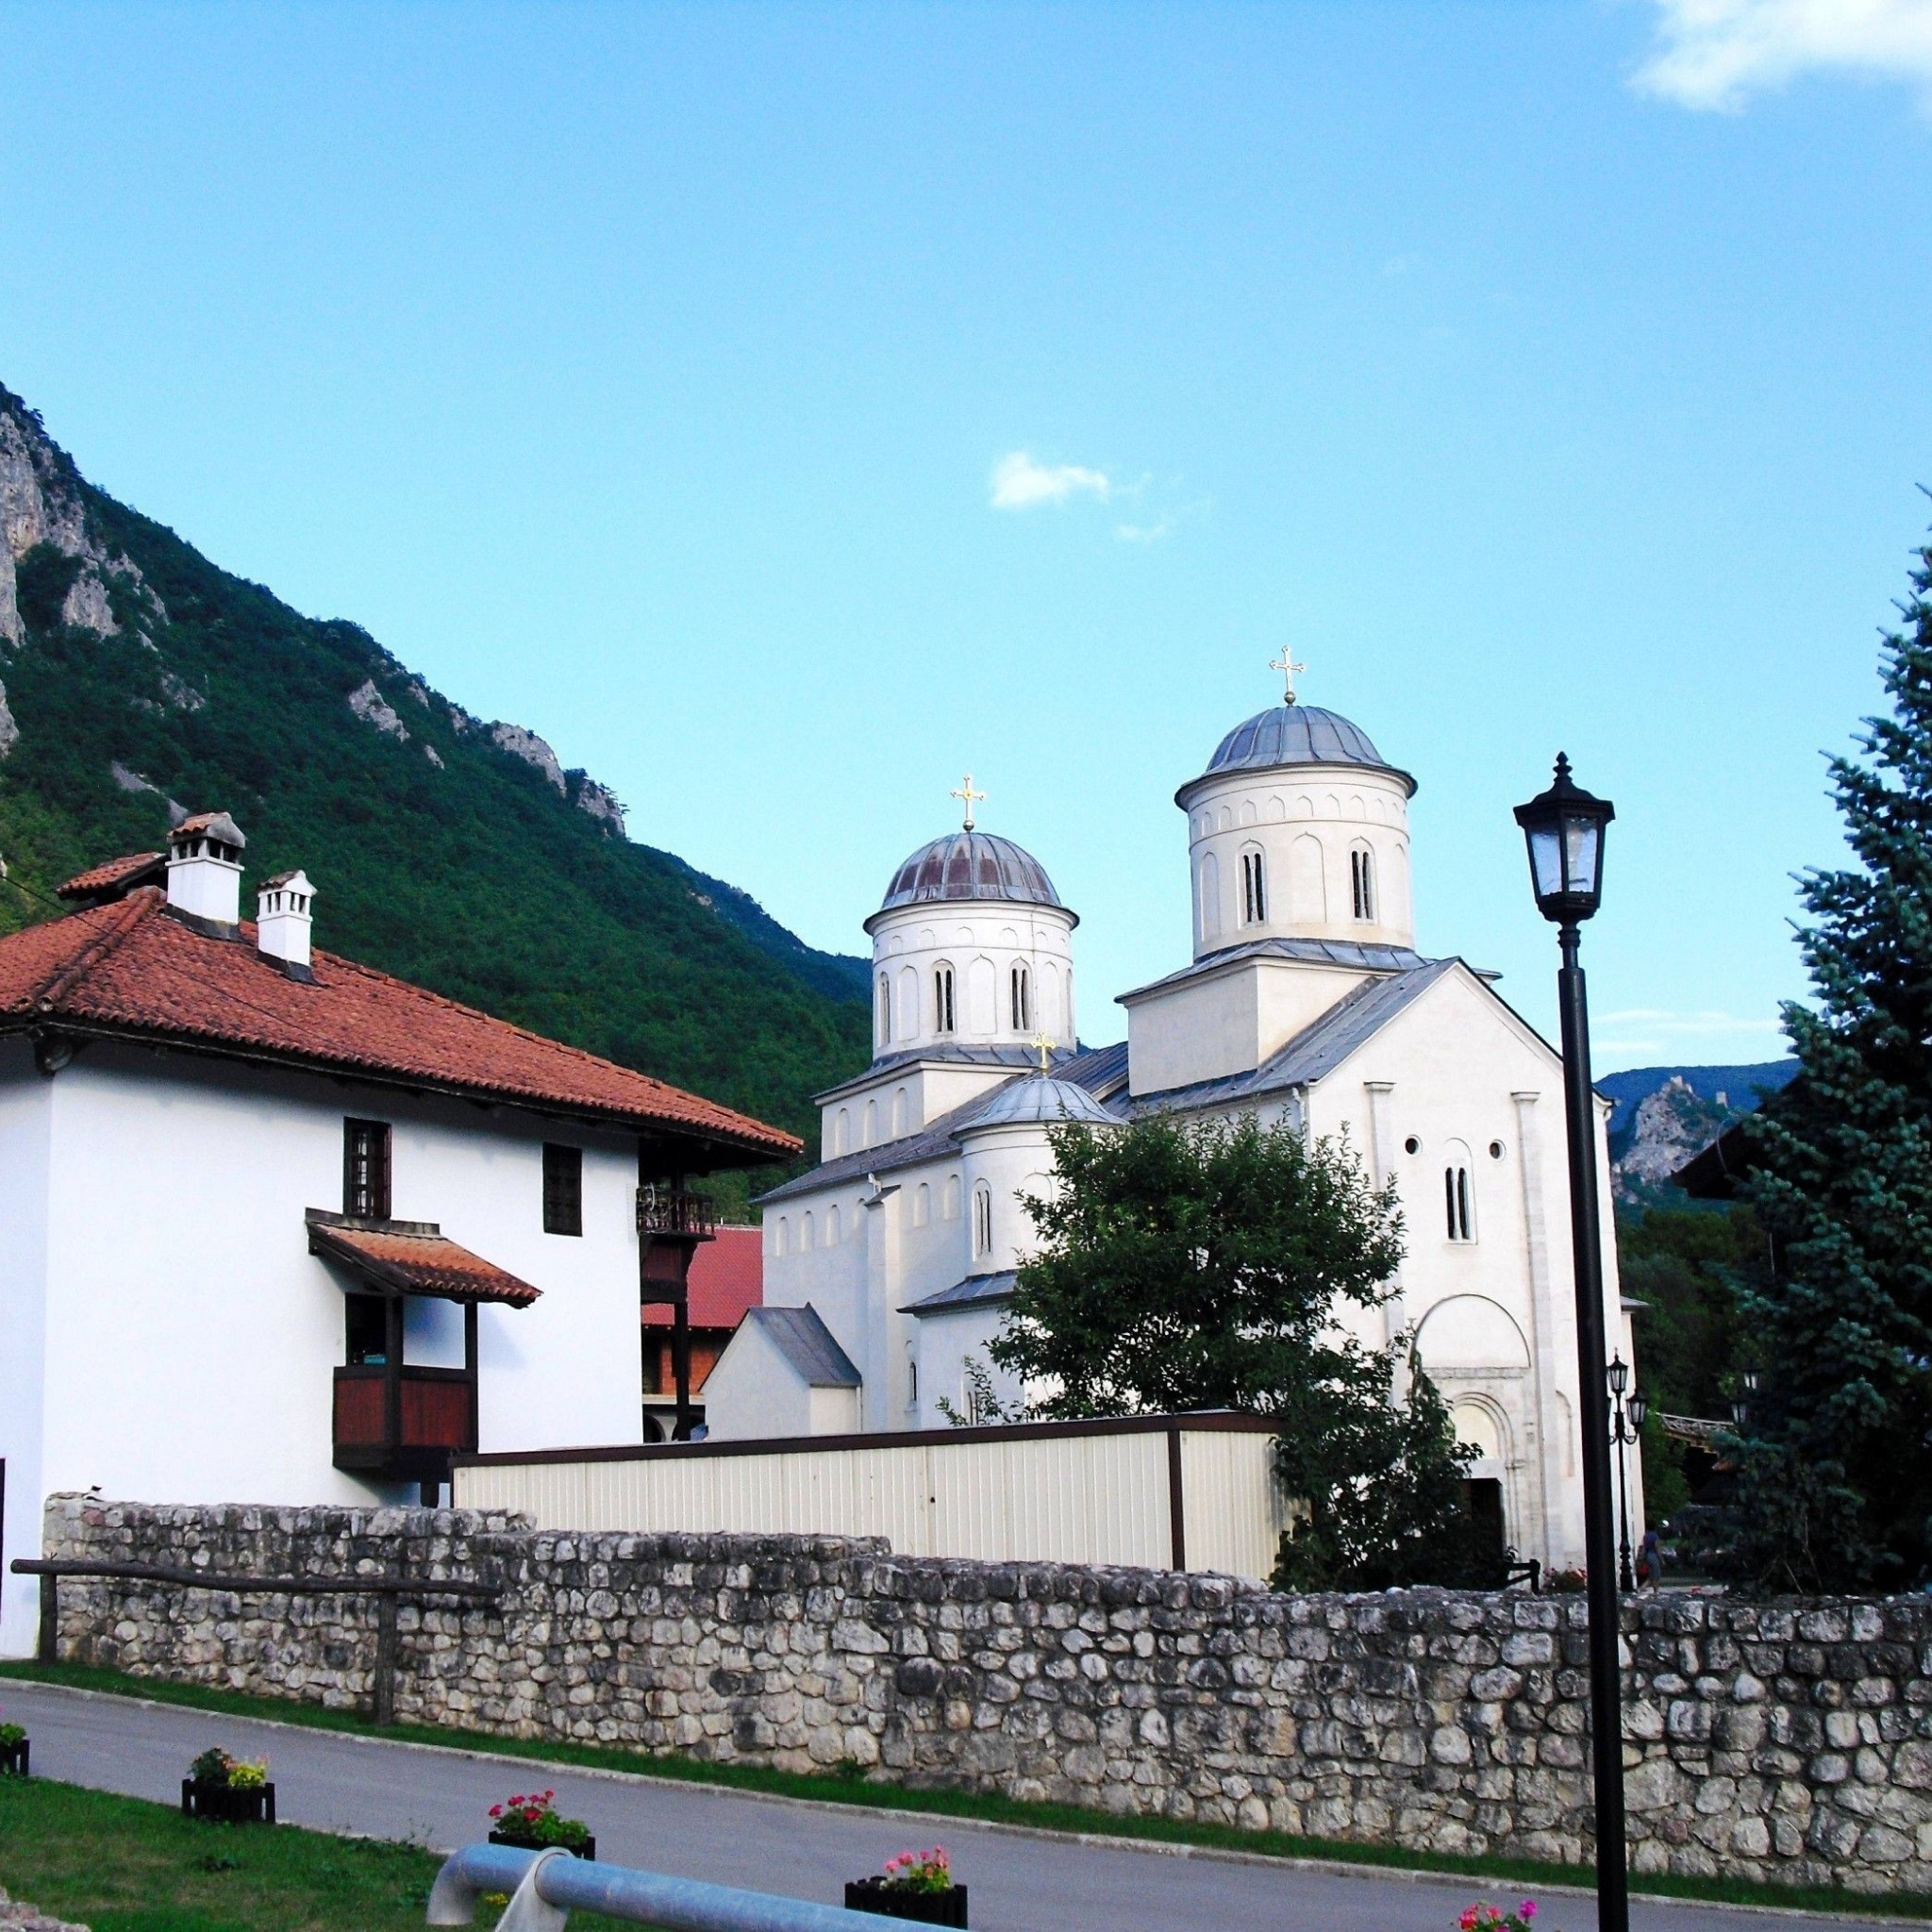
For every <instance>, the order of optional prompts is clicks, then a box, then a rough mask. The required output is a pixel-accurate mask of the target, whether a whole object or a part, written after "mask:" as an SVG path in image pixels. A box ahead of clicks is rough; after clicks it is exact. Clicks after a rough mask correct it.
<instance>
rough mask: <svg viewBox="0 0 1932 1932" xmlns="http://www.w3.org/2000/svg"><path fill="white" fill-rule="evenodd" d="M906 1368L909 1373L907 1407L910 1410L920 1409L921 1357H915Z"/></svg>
mask: <svg viewBox="0 0 1932 1932" xmlns="http://www.w3.org/2000/svg"><path fill="white" fill-rule="evenodd" d="M906 1367H907V1369H908V1371H909V1374H908V1378H907V1395H906V1407H908V1408H917V1407H919V1357H917V1356H914V1357H912V1358H911V1359H910V1360H909V1361H908V1363H907V1364H906Z"/></svg>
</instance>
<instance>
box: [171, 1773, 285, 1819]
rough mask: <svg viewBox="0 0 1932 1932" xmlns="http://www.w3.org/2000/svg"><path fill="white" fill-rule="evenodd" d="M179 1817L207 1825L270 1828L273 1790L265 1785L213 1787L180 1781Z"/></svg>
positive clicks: (197, 1781) (196, 1780)
mask: <svg viewBox="0 0 1932 1932" xmlns="http://www.w3.org/2000/svg"><path fill="white" fill-rule="evenodd" d="M181 1815H182V1817H184V1818H201V1819H206V1820H207V1821H208V1824H274V1823H275V1786H274V1785H272V1784H267V1785H214V1784H209V1783H208V1782H207V1780H206V1779H203V1778H198V1777H184V1778H183V1779H182V1780H181Z"/></svg>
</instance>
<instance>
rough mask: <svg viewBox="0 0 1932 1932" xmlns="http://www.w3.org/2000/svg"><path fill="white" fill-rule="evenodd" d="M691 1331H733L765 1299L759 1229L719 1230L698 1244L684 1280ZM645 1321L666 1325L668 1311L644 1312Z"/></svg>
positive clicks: (763, 1263)
mask: <svg viewBox="0 0 1932 1932" xmlns="http://www.w3.org/2000/svg"><path fill="white" fill-rule="evenodd" d="M685 1286H686V1290H687V1291H688V1292H689V1294H690V1296H691V1326H692V1327H693V1328H736V1327H737V1326H738V1324H739V1322H740V1320H741V1318H742V1317H743V1314H744V1311H745V1310H746V1309H747V1308H755V1307H758V1306H759V1305H760V1304H761V1303H762V1302H763V1300H764V1298H765V1237H764V1231H763V1230H762V1229H761V1228H756V1227H721V1228H720V1229H719V1230H718V1237H717V1239H716V1240H715V1241H701V1242H699V1244H698V1248H697V1252H696V1253H695V1254H694V1255H692V1256H691V1274H690V1275H689V1276H688V1277H687V1278H686V1284H685ZM644 1314H645V1318H646V1320H651V1319H656V1320H659V1321H663V1322H669V1321H670V1319H671V1310H670V1309H669V1308H646V1309H645V1310H644Z"/></svg>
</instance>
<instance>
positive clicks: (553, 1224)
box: [543, 1141, 584, 1235]
mask: <svg viewBox="0 0 1932 1932" xmlns="http://www.w3.org/2000/svg"><path fill="white" fill-rule="evenodd" d="M583 1231H584V1150H583V1149H582V1148H581V1147H558V1146H556V1145H554V1144H553V1143H552V1142H550V1141H544V1143H543V1232H544V1233H545V1234H575V1235H580V1234H582V1233H583Z"/></svg>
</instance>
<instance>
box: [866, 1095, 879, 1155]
mask: <svg viewBox="0 0 1932 1932" xmlns="http://www.w3.org/2000/svg"><path fill="white" fill-rule="evenodd" d="M865 1144H866V1145H867V1146H868V1147H876V1146H877V1145H878V1144H879V1104H878V1102H877V1101H876V1100H868V1101H867V1102H866V1103H865Z"/></svg>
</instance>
